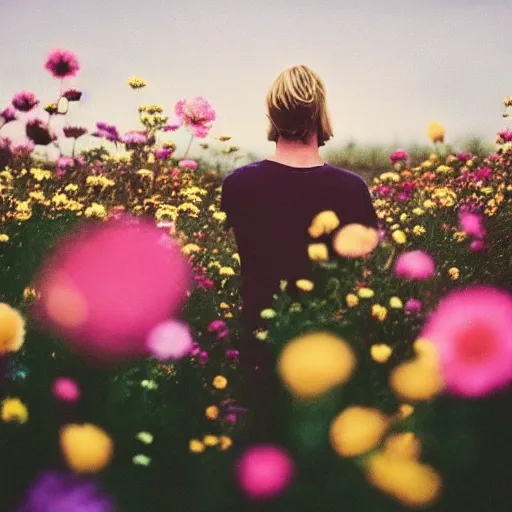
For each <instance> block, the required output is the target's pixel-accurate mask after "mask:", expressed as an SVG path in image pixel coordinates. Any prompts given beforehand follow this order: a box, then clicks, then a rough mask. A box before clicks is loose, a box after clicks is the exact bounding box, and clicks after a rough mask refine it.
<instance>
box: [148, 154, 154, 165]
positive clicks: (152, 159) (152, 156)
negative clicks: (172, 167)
mask: <svg viewBox="0 0 512 512" xmlns="http://www.w3.org/2000/svg"><path fill="white" fill-rule="evenodd" d="M147 162H148V164H154V163H155V155H154V154H153V153H149V154H148V160H147Z"/></svg>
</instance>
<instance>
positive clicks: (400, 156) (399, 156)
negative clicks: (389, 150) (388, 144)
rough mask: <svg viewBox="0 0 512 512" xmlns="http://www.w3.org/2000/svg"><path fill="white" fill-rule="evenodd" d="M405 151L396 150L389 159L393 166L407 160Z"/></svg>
mask: <svg viewBox="0 0 512 512" xmlns="http://www.w3.org/2000/svg"><path fill="white" fill-rule="evenodd" d="M408 156H409V155H408V154H407V151H405V150H404V149H397V150H396V151H395V152H394V153H393V154H392V155H391V156H390V157H389V158H390V160H391V163H392V164H395V163H396V162H399V161H401V160H407V158H408Z"/></svg>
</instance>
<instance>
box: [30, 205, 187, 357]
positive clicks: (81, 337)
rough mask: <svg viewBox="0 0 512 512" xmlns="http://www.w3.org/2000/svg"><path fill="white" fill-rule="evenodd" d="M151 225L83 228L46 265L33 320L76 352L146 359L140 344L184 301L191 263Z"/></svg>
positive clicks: (112, 223) (132, 222)
mask: <svg viewBox="0 0 512 512" xmlns="http://www.w3.org/2000/svg"><path fill="white" fill-rule="evenodd" d="M161 236H162V231H161V230H160V229H159V228H157V227H156V226H155V225H154V223H153V221H151V220H148V219H144V218H143V217H142V218H135V217H131V216H128V215H126V216H124V217H123V218H121V219H119V220H117V221H116V220H107V221H104V222H103V223H101V224H93V225H90V224H86V225H85V226H83V227H82V229H81V230H79V231H77V232H74V233H72V234H71V235H67V236H65V237H64V238H62V239H61V241H60V243H59V244H58V245H57V247H56V249H55V250H54V251H53V253H52V254H51V255H50V256H49V257H48V258H47V259H46V260H45V261H44V263H43V265H42V267H41V269H40V271H39V273H38V278H37V284H36V288H37V289H38V290H40V292H41V299H40V300H39V301H38V303H37V307H36V315H37V316H38V317H39V319H40V320H41V321H43V322H45V324H46V325H47V326H48V327H50V328H52V329H53V330H54V331H56V332H57V333H58V334H60V335H61V336H62V337H63V338H65V339H66V340H67V341H68V342H69V343H70V344H71V345H72V346H73V348H75V349H76V350H77V351H80V352H83V353H85V354H87V355H89V356H91V357H94V358H101V359H106V360H115V359H121V358H125V357H130V356H132V357H137V356H147V355H149V354H148V349H147V345H146V339H147V336H148V334H149V331H150V330H151V329H153V328H154V327H155V326H156V325H157V324H159V323H160V322H163V321H165V320H167V319H168V318H169V316H171V317H172V316H173V315H175V314H176V313H177V312H178V311H179V310H180V308H181V305H182V304H183V302H184V300H186V292H187V291H188V286H189V283H190V282H191V270H190V265H189V263H188V261H187V259H186V257H185V256H184V255H183V253H182V252H181V248H180V247H179V244H178V243H177V242H175V241H174V240H172V239H171V238H167V240H166V242H165V243H163V242H162V241H161Z"/></svg>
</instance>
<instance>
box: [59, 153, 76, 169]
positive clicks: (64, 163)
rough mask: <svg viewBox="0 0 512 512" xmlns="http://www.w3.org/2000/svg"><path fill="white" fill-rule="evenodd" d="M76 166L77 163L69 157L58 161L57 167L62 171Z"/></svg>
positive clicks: (63, 157) (60, 158) (62, 157)
mask: <svg viewBox="0 0 512 512" xmlns="http://www.w3.org/2000/svg"><path fill="white" fill-rule="evenodd" d="M74 166H75V161H74V160H73V159H72V158H69V157H67V156H61V157H59V159H58V160H57V167H59V168H60V169H69V168H71V167H74Z"/></svg>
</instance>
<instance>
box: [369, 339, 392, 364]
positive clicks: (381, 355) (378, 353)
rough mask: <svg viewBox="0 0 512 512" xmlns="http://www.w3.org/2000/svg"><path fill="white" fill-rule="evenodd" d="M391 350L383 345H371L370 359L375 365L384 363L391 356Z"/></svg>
mask: <svg viewBox="0 0 512 512" xmlns="http://www.w3.org/2000/svg"><path fill="white" fill-rule="evenodd" d="M392 352H393V349H392V348H391V347H390V346H389V345H386V344H385V343H380V344H378V345H372V346H371V348H370V354H371V356H372V359H373V360H374V361H376V362H377V363H386V362H387V361H388V359H389V357H390V356H391V354H392Z"/></svg>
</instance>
